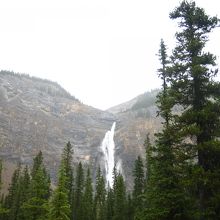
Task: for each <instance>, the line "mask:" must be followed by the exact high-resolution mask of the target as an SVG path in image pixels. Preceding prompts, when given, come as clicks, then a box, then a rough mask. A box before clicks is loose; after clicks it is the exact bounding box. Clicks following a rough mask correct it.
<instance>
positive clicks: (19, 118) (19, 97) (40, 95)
mask: <svg viewBox="0 0 220 220" xmlns="http://www.w3.org/2000/svg"><path fill="white" fill-rule="evenodd" d="M114 121H115V116H114V115H112V114H111V113H108V112H104V111H100V110H98V109H95V108H92V107H89V106H86V105H84V104H82V103H80V102H79V101H78V100H77V99H75V98H74V97H72V96H71V95H70V94H69V93H67V92H66V91H65V90H64V89H63V88H61V87H60V86H59V85H58V84H56V83H53V82H50V81H48V80H41V79H38V78H33V77H29V76H27V75H19V74H14V73H10V72H5V71H1V72H0V156H1V157H2V158H4V160H6V161H8V162H13V163H17V162H21V163H26V164H30V163H32V157H33V156H34V155H36V154H37V152H38V151H39V150H42V151H43V154H44V157H45V161H46V164H47V166H48V167H49V168H50V170H51V173H52V174H54V172H55V170H56V168H57V166H58V163H59V159H60V154H61V151H62V148H63V146H64V145H65V144H66V143H67V141H70V142H71V144H72V145H73V146H74V160H75V161H76V162H77V161H78V160H82V161H84V162H88V163H90V164H92V165H93V166H96V163H97V162H98V157H99V154H100V150H99V146H100V143H101V141H102V139H103V137H104V135H105V132H106V131H107V130H108V129H109V128H110V127H111V125H112V123H113V122H114Z"/></svg>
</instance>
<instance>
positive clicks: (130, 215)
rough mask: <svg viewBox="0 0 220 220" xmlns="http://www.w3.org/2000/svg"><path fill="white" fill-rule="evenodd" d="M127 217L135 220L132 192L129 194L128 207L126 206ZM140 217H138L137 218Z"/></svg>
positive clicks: (128, 219)
mask: <svg viewBox="0 0 220 220" xmlns="http://www.w3.org/2000/svg"><path fill="white" fill-rule="evenodd" d="M125 219H126V220H133V219H134V204H133V200H132V197H131V195H130V194H128V195H127V201H126V208H125ZM135 219H138V218H135Z"/></svg>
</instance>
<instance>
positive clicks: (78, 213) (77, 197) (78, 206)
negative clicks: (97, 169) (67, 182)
mask: <svg viewBox="0 0 220 220" xmlns="http://www.w3.org/2000/svg"><path fill="white" fill-rule="evenodd" d="M83 190H84V170H83V166H82V163H81V162H79V164H78V167H77V171H76V179H75V192H74V206H73V207H74V219H82V216H83V210H82V208H83V207H82V205H83V204H82V202H83V201H82V198H83Z"/></svg>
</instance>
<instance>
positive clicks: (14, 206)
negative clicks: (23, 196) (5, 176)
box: [6, 164, 21, 220]
mask: <svg viewBox="0 0 220 220" xmlns="http://www.w3.org/2000/svg"><path fill="white" fill-rule="evenodd" d="M20 175H21V165H20V164H18V166H17V168H16V169H15V171H14V173H13V175H12V179H11V183H10V186H9V189H8V195H7V197H6V207H7V208H8V209H9V213H8V219H10V220H16V219H17V217H18V213H19V209H20V189H19V179H20Z"/></svg>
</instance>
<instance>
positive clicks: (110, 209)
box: [106, 186, 114, 220]
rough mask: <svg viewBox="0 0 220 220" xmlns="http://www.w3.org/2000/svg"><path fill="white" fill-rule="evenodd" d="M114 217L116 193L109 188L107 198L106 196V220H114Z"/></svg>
mask: <svg viewBox="0 0 220 220" xmlns="http://www.w3.org/2000/svg"><path fill="white" fill-rule="evenodd" d="M113 216H114V191H113V189H112V188H111V187H110V186H108V191H107V196H106V220H111V219H113Z"/></svg>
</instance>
